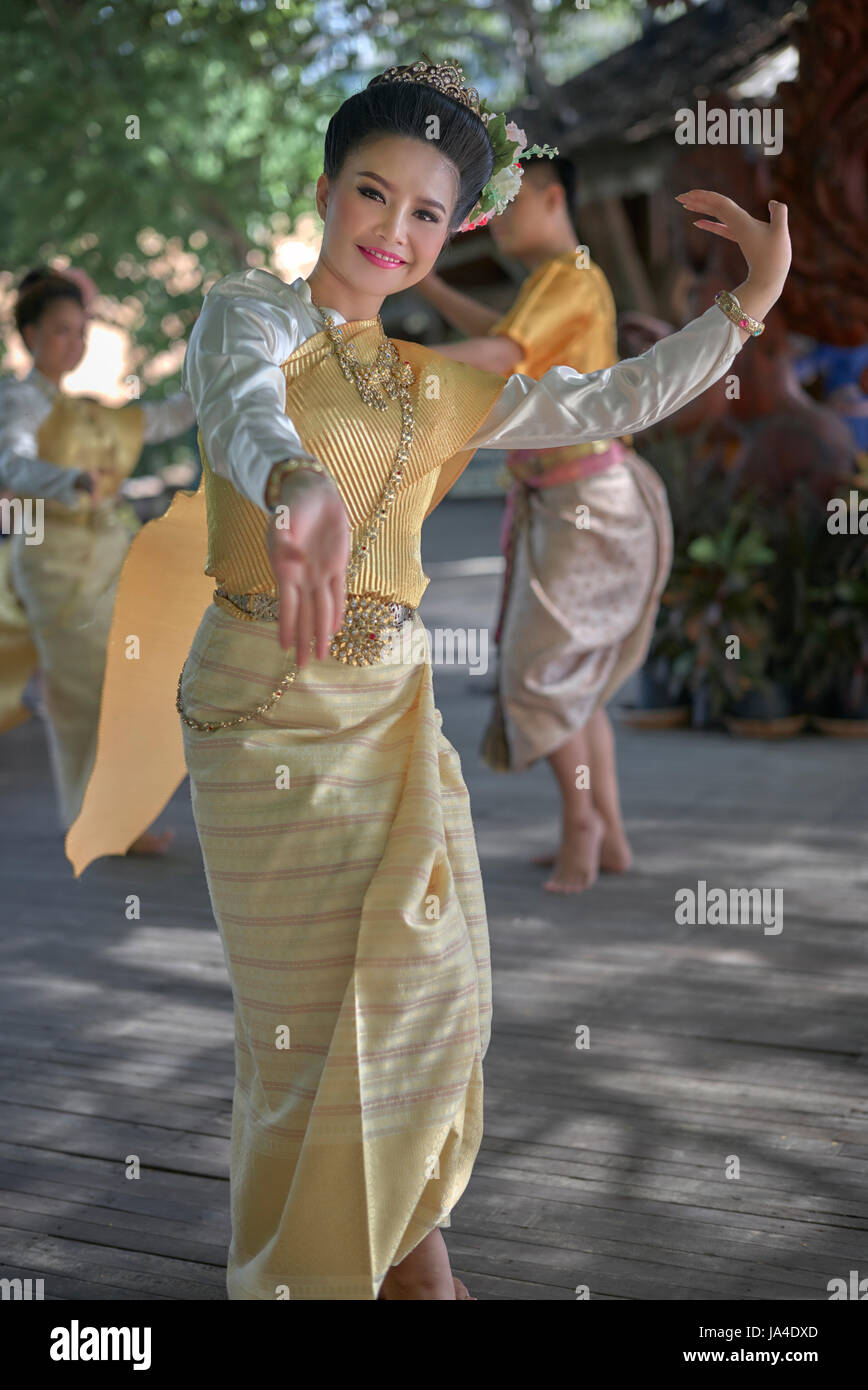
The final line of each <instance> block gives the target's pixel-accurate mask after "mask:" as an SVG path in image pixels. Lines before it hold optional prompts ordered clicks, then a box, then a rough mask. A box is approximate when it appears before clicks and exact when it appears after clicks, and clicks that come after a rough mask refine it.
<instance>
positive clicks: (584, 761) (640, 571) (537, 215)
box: [417, 159, 672, 893]
mask: <svg viewBox="0 0 868 1390" xmlns="http://www.w3.org/2000/svg"><path fill="white" fill-rule="evenodd" d="M574 182H575V176H574V173H573V168H572V165H571V164H570V163H569V162H568V161H567V160H565V159H558V160H554V161H551V162H550V161H548V160H544V159H541V160H537V161H535V162H534V163H533V164H531V165H530V166H529V168H528V171H527V174H526V176H525V178H524V179H523V181H522V185H521V188H520V190H519V192H518V195H517V196H516V198H515V200H514V202H512V203H511V204H510V205H509V207H508V208H506V210H505V211H504V212H503V214H502V216H500V217H497V218H495V219H494V220H493V222H492V224H491V235H492V237H493V239H494V241H495V243H496V244H497V246H498V247H500V248H501V249H502V250H503V251H505V252H506V254H507V255H510V256H513V257H515V258H516V260H519V261H521V262H523V263H524V265H525V266H527V267H528V269H529V270H530V271H531V274H530V275H529V276H528V278H527V280H526V281H525V283H524V284H523V286H522V288H521V292H520V294H519V295H518V298H517V299H516V301H515V303H514V304H513V306H512V308H511V309H510V310H509V312H508V313H506V314H505V315H503V316H501V315H498V314H497V313H496V312H495V311H494V310H492V309H489V308H487V307H486V306H485V305H482V304H479V303H477V302H476V300H474V299H472V298H471V297H470V296H469V295H465V294H462V293H461V292H460V291H458V290H455V289H453V288H452V287H451V286H449V285H447V284H446V283H445V282H444V281H443V280H441V279H440V277H439V276H437V275H436V274H434V273H432V274H431V275H429V276H428V277H427V278H426V279H425V280H423V281H422V282H421V284H420V285H419V286H417V288H418V289H419V291H420V292H421V293H422V294H424V295H425V297H426V298H428V299H429V300H430V301H431V302H432V303H433V304H434V305H435V306H436V307H437V308H438V309H439V310H440V312H441V313H442V314H443V315H444V316H445V317H446V318H447V319H448V320H449V322H451V323H452V324H453V326H454V327H456V328H459V329H463V330H464V331H465V332H470V333H471V334H472V336H471V337H469V338H466V339H465V340H464V341H462V342H460V343H449V344H441V345H439V347H438V351H440V352H442V353H443V354H444V355H446V356H448V357H453V358H456V359H457V360H458V361H462V362H469V363H471V364H472V365H474V366H478V367H484V368H486V369H488V370H489V371H501V372H503V374H504V376H508V375H509V374H510V373H511V372H514V371H515V372H522V373H523V374H526V375H529V376H532V377H535V378H536V379H537V380H539V378H540V377H541V376H542V375H543V374H544V373H545V372H546V371H547V370H548V369H549V368H550V367H552V366H554V365H556V364H557V363H565V364H566V365H567V366H570V367H573V368H574V369H575V370H576V371H577V372H593V371H598V370H600V369H601V368H603V367H610V366H612V365H613V364H614V363H615V362H617V361H618V351H617V338H616V316H615V302H614V300H613V298H612V292H611V290H610V288H609V282H608V280H607V279H606V277H605V275H604V274H603V272H602V270H601V269H600V268H599V266H597V265H595V264H593V263H592V261H591V259H590V257H589V256H588V255H587V250H586V248H585V247H582V246H579V245H577V237H576V231H575V228H574V226H573V223H572V218H571V216H570V209H571V207H572V204H573V186H574ZM483 335H485V336H483ZM629 443H630V441H629V439H628V440H626V441H623V442H622V441H621V440H619V439H614V440H591V441H588V442H586V443H582V444H574V445H568V446H567V447H566V448H560V449H536V450H527V449H514V450H512V451H511V452H510V454H509V455H508V456H507V467H508V468H509V469H510V471H511V472H512V474H513V476H514V478H515V480H516V481H515V482H514V483H513V486H512V489H511V491H510V494H509V498H508V501H507V507H506V514H505V517H504V526H503V542H502V543H503V550H504V553H505V555H506V558H507V569H506V573H505V576H504V584H503V593H502V598H501V605H500V616H499V619H498V623H497V629H496V632H495V641H496V642H497V643H498V647H499V652H500V660H499V663H498V692H497V694H496V696H495V701H494V709H493V712H492V717H491V722H490V724H489V726H488V729H487V731H486V735H485V738H484V740H483V749H482V752H483V757H484V759H485V761H486V762H487V763H488V764H489V766H490V767H493V768H495V769H496V770H497V771H511V772H520V771H523V770H524V769H525V768H527V767H529V766H530V765H531V764H532V763H534V762H536V761H537V759H538V758H541V757H545V758H547V759H548V762H549V765H550V766H551V769H552V771H553V773H554V775H555V778H556V780H557V784H558V788H559V790H560V793H561V803H562V810H561V844H560V848H559V850H558V853H557V855H556V856H555V855H551V854H546V855H542V856H540V857H539V858H537V859H536V860H535V861H534V862H536V863H538V864H554V873H553V874H552V876H551V878H549V879H548V881H547V882H546V883H545V885H544V887H545V888H546V889H547V890H549V891H550V892H561V893H574V892H581V890H582V889H584V888H588V887H590V885H591V884H592V883H593V882H594V881H595V879H596V877H597V873H598V871H599V869H600V868H602V869H604V870H607V871H609V872H616V873H617V872H622V871H623V870H625V869H627V868H629V866H630V862H631V851H630V846H629V843H628V841H627V835H626V832H625V830H624V823H623V820H622V818H621V807H620V800H619V796H618V777H617V771H616V767H615V737H614V732H613V729H612V725H611V722H610V720H609V716H608V714H607V712H606V708H605V702H606V701H607V700H609V699H611V697H612V696H613V695H614V693H615V692H616V690H617V689H618V688H619V687H620V686H621V685H623V683H624V681H625V680H626V679H627V677H628V676H629V675H630V674H631V673H632V672H633V671H635V670H636V669H637V667H638V666H640V665H641V664H642V661H643V660H644V658H645V653H646V651H647V648H648V644H649V642H650V640H651V633H652V629H653V625H654V617H655V614H656V612H657V607H658V604H659V602H660V596H661V594H662V592H663V588H664V586H665V584H666V579H667V576H668V573H669V569H670V566H671V563H672V526H671V522H670V518H669V508H668V505H667V502H666V493H665V490H664V488H663V485H662V483H661V482H660V479H659V478H658V477H657V474H656V473H654V472H653V470H652V469H651V468H650V467H649V465H648V464H647V463H645V461H644V460H643V459H641V458H640V457H639V456H638V454H636V453H635V452H634V450H633V449H631V448H629V447H628V446H629Z"/></svg>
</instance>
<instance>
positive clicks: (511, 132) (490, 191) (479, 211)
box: [458, 99, 560, 232]
mask: <svg viewBox="0 0 868 1390" xmlns="http://www.w3.org/2000/svg"><path fill="white" fill-rule="evenodd" d="M479 114H480V116H481V117H482V119H483V120H484V121H485V128H486V130H487V131H488V135H489V138H490V140H491V143H492V145H493V146H494V167H493V168H492V171H491V178H490V179H489V180H488V183H487V184H486V185H485V187H484V188H483V190H482V192H481V194H480V195H479V201H478V202H477V203H476V205H475V206H474V207H473V208H471V210H470V212H469V213H468V215H467V216H466V217H465V219H464V221H463V222H462V223H461V226H460V227H459V228H458V231H459V232H472V231H473V230H474V228H476V227H484V226H485V224H486V222H490V221H491V219H492V217H497V215H498V214H499V213H501V212H503V209H504V208H505V207H506V205H507V203H511V202H512V200H513V198H514V197H515V195H516V194H517V193H518V190H519V189H520V188H521V181H522V178H523V177H524V170H523V169H522V167H521V161H522V160H523V159H529V158H530V156H531V155H547V156H548V158H549V159H554V157H555V155H556V154H559V153H560V151H559V150H558V148H557V146H554V147H553V146H551V145H531V147H530V149H527V136H526V135H525V133H524V131H523V130H519V128H518V126H517V125H516V123H515V121H509V122H508V121H507V119H506V117H505V116H504V115H498V114H496V113H495V112H493V111H489V110H488V108H487V107H486V105H485V102H484V101H482V100H481V99H480V102H479Z"/></svg>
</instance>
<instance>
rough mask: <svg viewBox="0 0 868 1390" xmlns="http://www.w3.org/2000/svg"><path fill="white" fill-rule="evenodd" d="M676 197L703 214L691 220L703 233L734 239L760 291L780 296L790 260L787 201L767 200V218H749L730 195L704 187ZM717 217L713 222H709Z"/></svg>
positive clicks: (729, 239)
mask: <svg viewBox="0 0 868 1390" xmlns="http://www.w3.org/2000/svg"><path fill="white" fill-rule="evenodd" d="M675 196H676V198H677V200H678V202H679V203H680V204H681V206H682V207H683V208H686V209H687V211H688V212H698V213H701V214H702V216H701V217H700V218H699V219H698V220H697V221H696V222H694V224H693V225H694V226H695V227H702V229H703V230H704V231H706V232H712V233H713V234H714V235H715V236H722V237H725V238H726V239H727V241H737V242H738V244H739V246H740V247H741V250H742V254H743V256H744V258H745V260H746V261H747V264H748V268H749V270H750V278H751V281H752V282H754V283H755V284H756V285H757V286H758V287H762V289H763V290H767V291H769V292H770V293H772V294H774V297H775V298H776V299H777V297H778V296H779V295H780V292H781V290H782V289H783V286H784V281H785V280H786V278H787V271H788V270H789V268H790V261H791V259H792V248H791V246H790V234H789V229H788V226H787V205H786V203H775V202H772V203H769V210H770V214H771V217H770V221H768V222H763V221H761V220H760V219H759V218H756V217H751V215H750V213H749V212H745V210H744V208H740V207H739V205H738V203H734V202H733V200H732V198H725V197H724V195H723V194H722V193H710V192H709V191H708V190H707V189H704V188H692V189H691V190H690V192H689V193H677V194H676V195H675ZM711 218H716V219H717V220H716V221H711V220H710V219H711Z"/></svg>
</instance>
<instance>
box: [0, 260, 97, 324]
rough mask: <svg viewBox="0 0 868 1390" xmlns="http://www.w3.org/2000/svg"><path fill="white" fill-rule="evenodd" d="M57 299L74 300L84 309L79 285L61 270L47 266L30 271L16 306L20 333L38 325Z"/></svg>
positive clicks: (19, 287) (20, 288)
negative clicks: (32, 324)
mask: <svg viewBox="0 0 868 1390" xmlns="http://www.w3.org/2000/svg"><path fill="white" fill-rule="evenodd" d="M57 299H73V300H75V302H76V304H78V306H79V307H80V308H81V309H83V308H84V298H83V296H82V293H81V290H80V289H79V287H78V285H76V284H75V282H74V281H72V280H69V279H67V277H66V276H65V275H62V274H61V272H60V271H59V270H52V269H51V266H47V265H39V266H35V267H34V269H33V270H28V272H27V274H26V275H25V276H24V279H23V280H22V281H21V283H20V285H19V286H18V299H17V301H16V304H15V327H16V328H17V329H18V332H19V333H20V332H21V331H22V330H23V329H24V328H26V327H27V325H28V324H30V323H38V322H39V320H40V319H41V318H42V315H43V314H44V313H45V310H46V309H47V308H48V306H49V304H53V303H54V301H55V300H57Z"/></svg>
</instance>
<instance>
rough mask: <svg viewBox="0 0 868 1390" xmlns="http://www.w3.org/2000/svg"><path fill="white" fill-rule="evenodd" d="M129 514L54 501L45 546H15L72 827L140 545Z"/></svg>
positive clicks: (21, 541) (55, 766) (64, 818)
mask: <svg viewBox="0 0 868 1390" xmlns="http://www.w3.org/2000/svg"><path fill="white" fill-rule="evenodd" d="M64 513H65V514H64ZM124 516H125V513H122V512H120V511H119V510H118V508H116V507H115V506H114V505H113V504H111V503H107V504H105V505H103V506H101V507H97V508H95V509H94V510H93V511H92V512H88V513H84V514H82V513H76V512H72V511H71V510H70V509H64V508H61V507H57V508H56V509H52V510H50V509H49V505H48V504H47V503H46V505H45V531H44V535H43V538H42V541H41V543H40V544H39V545H27V544H26V540H25V537H24V536H23V535H21V534H13V535H12V537H11V539H10V541H9V545H10V548H11V555H10V575H11V579H12V583H13V585H14V588H15V592H16V593H17V594H18V597H19V599H20V600H21V603H22V604H23V607H24V610H25V612H26V615H27V623H28V626H29V629H30V636H31V638H32V641H33V643H34V645H35V648H36V652H37V656H38V661H39V670H40V673H41V677H42V690H43V696H44V705H45V714H46V729H47V734H48V746H49V750H50V754H51V765H52V771H53V774H54V782H55V787H56V791H57V800H58V810H59V815H60V819H61V822H62V825H63V827H64V829H66V828H68V827H69V826H70V825H71V824H72V822H73V821H74V820H75V818H76V816H77V815H78V812H79V808H80V807H81V803H82V798H83V796H84V791H85V788H86V786H87V783H88V778H89V776H90V773H91V769H92V767H93V763H94V757H95V754H96V745H97V729H98V726H99V711H100V696H101V692H102V683H103V676H104V674H105V664H106V647H107V644H108V635H109V629H110V627H111V620H112V609H113V606H114V599H115V591H116V589H117V583H118V576H119V575H120V572H121V567H122V566H123V562H124V559H125V557H126V553H127V551H128V550H129V547H130V542H131V540H132V532H131V529H130V527H129V526H128V525H127V524H126V522H125V520H124V519H123V517H124Z"/></svg>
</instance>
